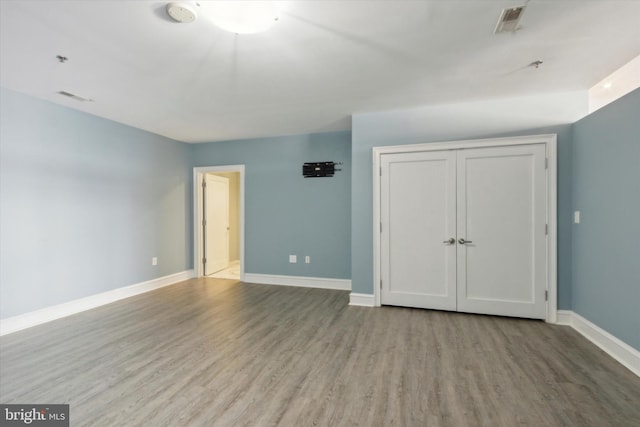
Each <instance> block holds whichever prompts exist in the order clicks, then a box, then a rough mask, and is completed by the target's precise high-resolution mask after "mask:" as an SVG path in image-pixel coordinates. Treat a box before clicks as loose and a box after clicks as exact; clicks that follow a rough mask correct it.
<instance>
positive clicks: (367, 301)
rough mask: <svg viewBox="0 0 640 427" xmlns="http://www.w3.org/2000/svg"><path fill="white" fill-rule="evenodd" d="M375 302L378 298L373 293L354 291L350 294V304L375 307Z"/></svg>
mask: <svg viewBox="0 0 640 427" xmlns="http://www.w3.org/2000/svg"><path fill="white" fill-rule="evenodd" d="M375 303H376V299H375V296H374V295H372V294H356V293H354V292H351V293H350V294H349V305H356V306H362V307H375Z"/></svg>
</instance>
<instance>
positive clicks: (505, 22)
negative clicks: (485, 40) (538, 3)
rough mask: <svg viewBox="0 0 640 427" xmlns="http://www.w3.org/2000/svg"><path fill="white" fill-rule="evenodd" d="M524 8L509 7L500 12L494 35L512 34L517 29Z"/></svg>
mask: <svg viewBox="0 0 640 427" xmlns="http://www.w3.org/2000/svg"><path fill="white" fill-rule="evenodd" d="M524 8H525V6H516V7H509V8H506V9H503V10H502V13H501V14H500V19H498V24H497V25H496V29H495V30H494V31H493V33H494V34H498V33H506V32H514V31H516V30H517V29H518V26H519V24H520V19H522V15H523V14H524Z"/></svg>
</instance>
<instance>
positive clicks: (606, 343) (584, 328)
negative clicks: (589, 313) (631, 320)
mask: <svg viewBox="0 0 640 427" xmlns="http://www.w3.org/2000/svg"><path fill="white" fill-rule="evenodd" d="M557 318H558V323H559V324H562V325H568V326H571V327H572V328H573V329H575V330H576V331H578V332H579V333H580V334H581V335H582V336H584V337H585V338H587V339H588V340H589V341H591V342H592V343H593V344H595V345H597V346H598V347H600V348H601V349H602V350H603V351H604V352H605V353H607V354H608V355H609V356H611V357H613V358H614V359H615V360H617V361H618V362H620V364H622V365H623V366H624V367H626V368H627V369H629V370H630V371H631V372H633V373H634V374H636V375H637V376H638V377H640V351H638V350H636V349H635V348H633V347H631V346H630V345H629V344H627V343H625V342H624V341H622V340H620V339H619V338H616V337H615V336H613V335H611V334H610V333H609V332H607V331H605V330H604V329H602V328H601V327H599V326H597V325H595V324H594V323H592V322H590V321H589V320H587V319H585V318H584V317H582V316H580V315H579V314H578V313H575V312H573V311H568V310H558V316H557Z"/></svg>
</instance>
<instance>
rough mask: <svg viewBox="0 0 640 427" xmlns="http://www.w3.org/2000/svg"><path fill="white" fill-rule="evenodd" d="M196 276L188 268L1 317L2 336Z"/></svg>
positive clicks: (0, 334)
mask: <svg viewBox="0 0 640 427" xmlns="http://www.w3.org/2000/svg"><path fill="white" fill-rule="evenodd" d="M194 276H195V273H194V271H193V270H187V271H183V272H181V273H175V274H170V275H168V276H164V277H159V278H157V279H153V280H149V281H147V282H142V283H136V284H135V285H130V286H125V287H122V288H117V289H114V290H111V291H107V292H103V293H100V294H96V295H91V296H88V297H85V298H80V299H77V300H73V301H69V302H65V303H62V304H58V305H53V306H51V307H45V308H42V309H40V310H36V311H31V312H29V313H24V314H21V315H18V316H14V317H7V318H6V319H0V336H2V335H7V334H10V333H12V332H17V331H20V330H23V329H26V328H30V327H32V326H36V325H40V324H42V323H46V322H50V321H52V320H56V319H60V318H62V317H67V316H71V315H72V314H76V313H80V312H82V311H86V310H91V309H92V308H96V307H99V306H101V305H105V304H109V303H112V302H115V301H118V300H121V299H124V298H128V297H132V296H134V295H138V294H142V293H145V292H149V291H153V290H155V289H158V288H162V287H164V286H169V285H173V284H174V283H178V282H182V281H183V280H187V279H190V278H192V277H194Z"/></svg>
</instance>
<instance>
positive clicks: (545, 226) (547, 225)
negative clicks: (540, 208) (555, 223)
mask: <svg viewBox="0 0 640 427" xmlns="http://www.w3.org/2000/svg"><path fill="white" fill-rule="evenodd" d="M548 234H549V224H545V225H544V235H545V236H547V235H548Z"/></svg>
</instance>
